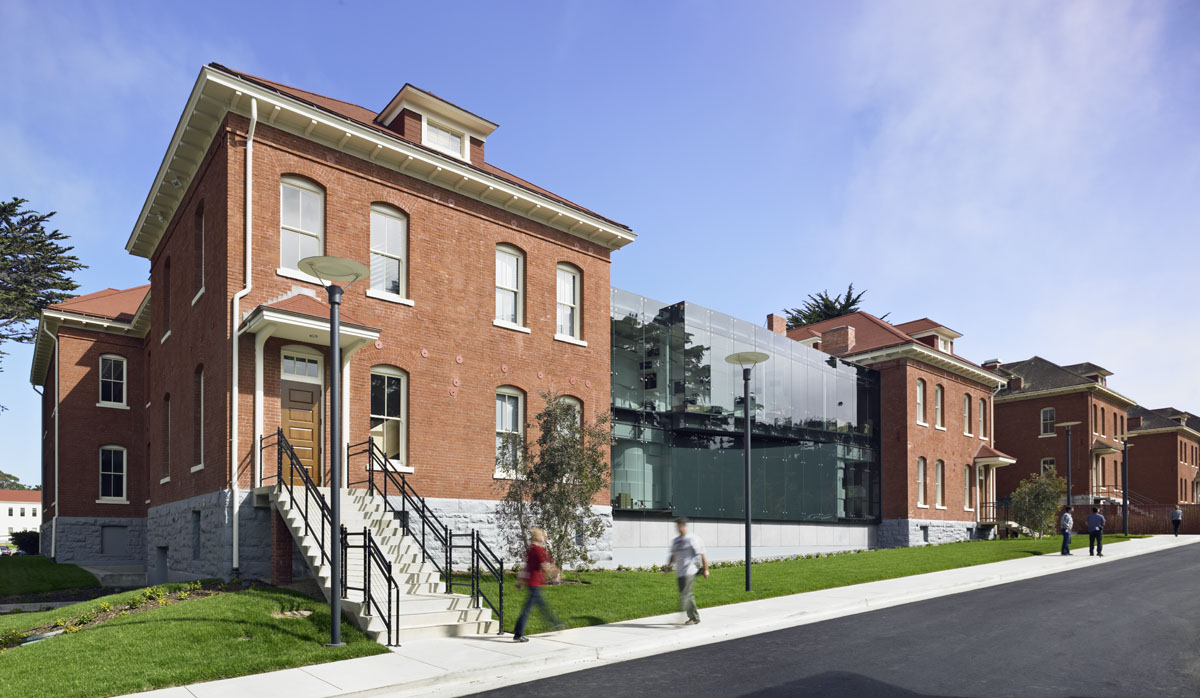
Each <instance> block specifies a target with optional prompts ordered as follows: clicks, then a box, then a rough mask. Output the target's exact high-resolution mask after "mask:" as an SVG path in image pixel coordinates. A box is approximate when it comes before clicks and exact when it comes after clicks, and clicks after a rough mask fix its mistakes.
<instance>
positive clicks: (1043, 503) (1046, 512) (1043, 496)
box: [1012, 470, 1067, 538]
mask: <svg viewBox="0 0 1200 698" xmlns="http://www.w3.org/2000/svg"><path fill="white" fill-rule="evenodd" d="M1066 494H1067V481H1066V480H1064V479H1063V478H1061V477H1059V476H1058V473H1057V472H1055V471H1054V470H1048V471H1046V472H1044V473H1041V474H1040V475H1037V474H1035V475H1030V476H1029V477H1027V478H1025V479H1024V480H1022V481H1021V484H1019V485H1017V489H1015V490H1013V493H1012V518H1013V521H1016V522H1017V524H1018V525H1020V526H1022V527H1024V528H1025V529H1026V530H1028V531H1030V532H1031V533H1032V534H1033V535H1034V536H1035V537H1037V538H1041V537H1043V536H1046V535H1053V534H1054V529H1055V526H1057V524H1058V516H1059V513H1060V509H1061V508H1062V501H1063V497H1064V496H1066Z"/></svg>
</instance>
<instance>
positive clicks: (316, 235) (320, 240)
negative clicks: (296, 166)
mask: <svg viewBox="0 0 1200 698" xmlns="http://www.w3.org/2000/svg"><path fill="white" fill-rule="evenodd" d="M279 209H280V211H279V266H280V267H282V268H284V269H291V270H299V269H300V260H302V259H304V258H305V257H315V256H317V255H320V254H322V250H324V249H325V193H324V192H323V191H321V190H320V189H319V188H318V187H317V185H315V184H313V183H312V182H309V181H307V180H304V179H300V178H299V177H284V178H283V180H282V181H281V182H280V184H279Z"/></svg>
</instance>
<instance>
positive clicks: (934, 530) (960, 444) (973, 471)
mask: <svg viewBox="0 0 1200 698" xmlns="http://www.w3.org/2000/svg"><path fill="white" fill-rule="evenodd" d="M767 326H768V327H769V328H770V329H771V330H773V331H775V332H778V333H786V334H787V336H788V337H790V338H792V339H794V340H796V341H799V342H801V343H804V344H806V345H808V346H811V347H813V348H815V349H818V350H820V351H823V352H825V353H827V354H831V355H833V356H836V357H839V358H842V359H845V360H847V361H851V362H853V363H855V364H858V365H861V366H867V367H870V368H872V369H874V370H876V371H878V373H879V385H880V393H881V397H880V400H881V410H880V413H881V424H880V429H881V434H880V437H881V439H880V451H881V474H880V477H881V488H882V491H883V495H882V502H881V504H882V510H881V522H880V524H879V529H878V533H877V539H876V540H877V544H878V545H879V546H880V547H893V546H904V545H917V544H922V543H926V542H930V543H935V542H948V541H954V540H965V539H968V538H971V537H977V536H982V535H990V527H991V526H992V525H993V524H994V523H995V522H993V521H990V520H988V517H986V516H984V515H983V514H984V512H982V511H981V507H980V502H990V501H993V500H994V499H995V495H996V491H995V487H996V482H997V475H998V473H1000V472H1003V470H1004V466H1007V465H1009V464H1011V463H1012V462H1013V459H1012V458H1011V457H1009V456H1008V455H1006V454H1005V453H1004V452H1002V450H1003V449H1000V450H998V449H999V447H998V446H997V445H996V444H995V442H994V429H993V425H992V394H993V392H994V391H995V390H996V389H997V388H998V387H1000V386H1001V385H1003V379H1001V378H1000V377H999V376H997V375H996V374H995V373H993V372H992V371H989V370H987V369H985V368H983V367H981V366H979V365H977V364H975V363H972V362H970V361H968V360H966V359H964V358H963V357H961V356H959V355H958V354H957V353H955V351H954V342H955V340H956V339H958V338H960V337H961V336H962V335H960V334H959V333H957V332H955V331H954V330H951V329H950V328H948V327H946V326H944V325H941V324H939V323H937V322H934V321H932V320H930V319H928V318H922V319H920V320H914V321H912V322H906V323H902V324H898V325H893V324H891V323H888V322H885V321H883V320H881V319H879V318H877V317H875V316H873V315H870V314H868V313H863V312H857V313H851V314H849V315H844V316H842V317H838V318H834V319H831V320H826V321H824V322H820V323H816V324H813V325H807V326H805V327H800V328H796V329H791V330H787V329H785V328H786V323H785V319H784V318H782V317H780V316H778V315H770V316H768V317H767Z"/></svg>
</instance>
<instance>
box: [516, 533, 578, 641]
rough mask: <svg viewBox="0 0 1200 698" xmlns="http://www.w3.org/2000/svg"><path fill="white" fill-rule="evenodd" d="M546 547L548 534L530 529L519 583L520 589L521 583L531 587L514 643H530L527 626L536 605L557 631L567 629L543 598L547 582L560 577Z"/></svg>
mask: <svg viewBox="0 0 1200 698" xmlns="http://www.w3.org/2000/svg"><path fill="white" fill-rule="evenodd" d="M545 545H546V532H545V531H543V530H542V529H540V528H534V529H530V531H529V547H528V548H526V550H525V567H524V568H523V569H522V570H521V576H520V578H519V579H518V581H517V588H518V589H520V588H521V582H524V583H525V586H527V587H529V598H528V599H526V600H525V607H524V608H522V609H521V617H520V618H517V627H516V628H514V629H513V642H529V638H528V637H525V624H526V623H528V622H529V614H530V613H532V612H533V607H534V606H535V605H536V606H537V607H538V608H539V609H540V610H541V612H542V615H543V616H545V617H546V620H548V621H550V623H551V625H553V626H554V629H555V630H562V629H563V628H565V627H567V626H566V624H565V623H563V622H562V621H561V620H559V619H558V616H556V615H554V610H553V609H551V608H550V605H549V604H547V603H546V599H545V598H544V597H543V596H542V587H543V586H545V585H546V581H547V580H550V579H554V578H555V577H557V576H558V568H557V567H555V566H554V561H553V560H551V559H550V553H548V552H546V548H545V547H544V546H545Z"/></svg>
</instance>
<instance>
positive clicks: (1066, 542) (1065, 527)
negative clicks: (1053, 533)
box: [1058, 506, 1075, 555]
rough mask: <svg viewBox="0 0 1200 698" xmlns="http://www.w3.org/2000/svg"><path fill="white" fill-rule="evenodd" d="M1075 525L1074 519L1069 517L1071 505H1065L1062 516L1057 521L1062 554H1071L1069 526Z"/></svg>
mask: <svg viewBox="0 0 1200 698" xmlns="http://www.w3.org/2000/svg"><path fill="white" fill-rule="evenodd" d="M1074 525H1075V519H1074V518H1072V517H1071V507H1069V506H1068V507H1067V508H1066V509H1065V510H1064V511H1063V515H1062V518H1061V519H1059V521H1058V527H1059V528H1061V529H1062V537H1063V544H1062V554H1063V555H1072V554H1073V553H1072V552H1071V527H1072V526H1074Z"/></svg>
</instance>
